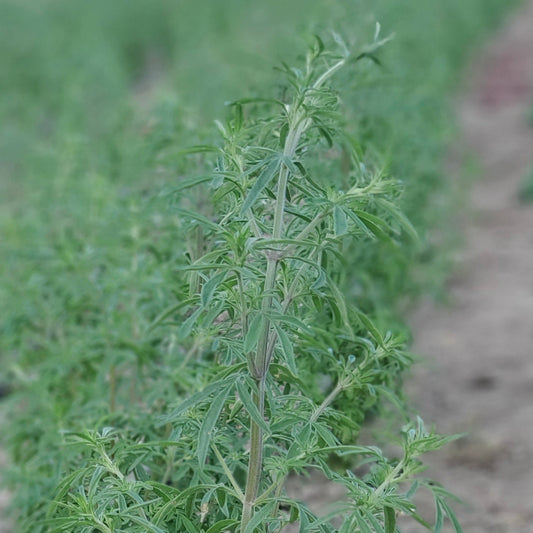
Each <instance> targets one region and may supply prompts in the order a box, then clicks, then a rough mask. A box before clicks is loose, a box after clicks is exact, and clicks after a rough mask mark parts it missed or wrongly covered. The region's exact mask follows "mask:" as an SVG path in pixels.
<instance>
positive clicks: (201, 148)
mask: <svg viewBox="0 0 533 533" xmlns="http://www.w3.org/2000/svg"><path fill="white" fill-rule="evenodd" d="M212 152H215V153H216V152H220V148H219V147H218V146H213V145H210V144H197V145H195V146H189V147H188V148H182V149H181V150H178V152H177V153H178V154H205V153H212Z"/></svg>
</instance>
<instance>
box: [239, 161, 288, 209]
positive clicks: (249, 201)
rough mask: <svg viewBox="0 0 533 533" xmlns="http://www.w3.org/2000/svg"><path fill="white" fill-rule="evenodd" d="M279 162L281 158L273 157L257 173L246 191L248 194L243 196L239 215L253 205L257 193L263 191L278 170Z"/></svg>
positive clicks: (257, 195)
mask: <svg viewBox="0 0 533 533" xmlns="http://www.w3.org/2000/svg"><path fill="white" fill-rule="evenodd" d="M280 163H281V159H280V158H279V157H275V158H274V159H272V161H270V162H269V163H268V165H267V166H266V167H265V168H264V170H263V172H261V174H259V176H258V177H257V178H256V180H255V182H254V184H253V185H252V188H251V189H250V192H249V193H248V196H247V197H246V198H245V200H244V202H243V204H242V206H241V210H240V214H241V216H242V215H244V214H245V213H246V211H248V209H250V208H251V207H252V205H254V203H255V202H256V200H257V198H258V197H259V195H260V194H261V193H262V192H263V189H264V188H265V187H267V186H268V184H269V183H270V182H271V180H272V178H273V177H274V174H275V173H276V171H277V170H278V168H279V166H280Z"/></svg>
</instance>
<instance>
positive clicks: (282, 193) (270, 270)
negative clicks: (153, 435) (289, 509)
mask: <svg viewBox="0 0 533 533" xmlns="http://www.w3.org/2000/svg"><path fill="white" fill-rule="evenodd" d="M344 63H345V60H341V61H339V62H338V63H336V64H334V65H333V66H332V67H330V68H329V69H328V70H327V71H326V72H324V74H322V76H320V77H319V78H318V79H317V81H316V82H315V83H314V85H313V88H314V89H318V88H320V87H321V86H322V85H323V84H324V82H325V81H326V80H327V79H328V78H329V77H331V76H332V75H333V74H334V73H335V72H336V71H337V70H338V69H339V68H340V67H342V65H343V64H344ZM304 113H305V110H302V108H299V109H296V110H295V112H294V114H293V115H292V120H290V121H289V132H288V134H287V138H286V140H285V146H284V149H283V156H284V159H288V160H292V159H293V158H294V156H295V154H296V149H297V148H298V144H299V142H300V138H301V136H302V135H303V134H304V132H305V131H306V130H307V129H308V128H309V127H310V126H311V124H312V120H311V119H310V118H307V117H305V114H304ZM291 123H292V124H291ZM288 180H289V168H288V166H287V165H286V164H285V162H284V161H282V162H281V166H280V171H279V176H278V187H277V196H276V204H275V211H274V223H273V230H272V238H273V239H274V240H278V239H281V238H282V237H283V216H284V212H285V200H286V194H287V184H288ZM281 257H282V254H281V253H280V251H278V250H270V252H269V253H268V256H267V268H266V273H265V284H264V291H263V294H264V297H263V302H262V304H261V313H262V315H263V317H264V321H263V328H262V331H261V335H260V337H259V340H258V343H257V352H256V357H255V359H254V361H253V364H252V365H251V369H250V370H251V371H252V375H253V377H254V378H255V379H256V380H257V382H258V393H257V394H256V395H255V396H254V402H255V404H256V406H257V408H258V410H259V413H260V414H261V417H263V416H264V412H265V381H266V377H267V374H268V369H269V367H270V361H271V359H272V352H273V350H272V351H269V338H270V340H271V342H272V343H275V342H276V337H275V336H274V337H273V338H271V337H270V329H271V324H270V320H269V319H268V314H269V312H270V311H271V310H272V302H273V293H274V290H275V288H276V273H277V268H278V264H279V261H280V260H281ZM262 471H263V431H262V429H261V427H260V426H259V425H258V424H257V423H256V422H255V421H254V420H253V419H252V418H251V417H250V459H249V462H248V473H247V478H246V489H245V494H244V503H243V511H242V518H241V533H245V530H246V526H247V525H248V523H249V522H250V520H251V519H252V516H253V514H254V505H255V500H256V498H257V493H258V490H259V485H260V482H261V475H262Z"/></svg>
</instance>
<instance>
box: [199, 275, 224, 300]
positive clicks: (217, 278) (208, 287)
mask: <svg viewBox="0 0 533 533" xmlns="http://www.w3.org/2000/svg"><path fill="white" fill-rule="evenodd" d="M226 273H227V272H220V273H219V274H215V275H214V276H213V277H212V278H210V279H209V281H207V282H206V283H205V284H204V286H203V287H202V292H201V293H200V302H201V304H202V305H203V306H204V307H207V305H208V304H209V302H211V299H212V298H213V294H214V293H215V291H216V290H217V288H218V286H219V285H220V284H221V283H222V281H224V278H225V277H226Z"/></svg>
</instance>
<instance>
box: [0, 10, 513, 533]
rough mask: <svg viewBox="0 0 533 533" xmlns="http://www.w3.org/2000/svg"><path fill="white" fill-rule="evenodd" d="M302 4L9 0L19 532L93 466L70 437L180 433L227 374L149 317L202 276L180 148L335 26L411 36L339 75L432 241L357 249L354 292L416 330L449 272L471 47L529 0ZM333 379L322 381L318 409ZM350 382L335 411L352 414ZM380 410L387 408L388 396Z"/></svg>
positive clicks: (379, 161)
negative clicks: (461, 81)
mask: <svg viewBox="0 0 533 533" xmlns="http://www.w3.org/2000/svg"><path fill="white" fill-rule="evenodd" d="M104 4H105V5H104ZM285 4H286V3H285V2H270V3H269V5H268V9H266V8H264V6H263V7H262V6H261V5H260V4H256V3H248V2H244V1H241V0H239V1H232V2H225V3H224V5H222V4H219V3H215V2H214V3H211V4H209V6H207V7H205V9H206V10H207V11H205V10H202V9H199V6H198V3H194V2H174V3H168V2H166V1H159V0H157V1H151V2H150V3H147V2H142V1H135V2H127V5H126V3H124V2H113V4H109V3H107V2H106V3H99V2H91V3H86V2H81V1H75V2H63V1H59V0H41V1H39V2H32V3H31V6H30V5H29V4H27V3H24V2H18V1H17V2H15V1H8V0H4V1H2V2H0V10H1V16H0V25H1V31H0V36H1V37H0V39H2V50H3V53H2V55H1V57H0V61H1V63H2V65H1V67H2V68H0V86H1V90H2V94H3V98H2V102H1V103H0V116H1V120H2V125H3V127H2V130H1V133H0V169H1V179H0V187H1V195H0V202H1V211H0V228H1V229H0V231H1V233H2V236H1V237H2V238H1V239H0V241H1V244H0V246H1V250H2V258H3V260H2V262H1V264H0V269H1V273H2V274H1V283H0V317H1V319H0V327H1V335H0V339H1V340H0V350H1V354H0V356H1V358H2V381H3V382H4V383H8V384H9V385H10V387H11V388H12V389H13V393H12V395H11V397H10V399H9V403H8V404H6V408H7V409H6V411H7V413H8V415H9V421H8V424H7V428H8V429H7V430H6V431H5V432H3V438H4V440H7V445H8V447H9V449H10V450H11V456H12V458H13V461H12V463H11V465H10V470H9V472H8V475H9V477H10V479H11V483H12V486H13V487H14V488H15V489H16V490H15V492H16V494H15V502H14V507H15V509H16V510H17V513H18V514H19V516H20V517H21V521H20V523H19V525H18V529H19V530H21V531H24V530H28V531H37V529H36V528H42V527H43V526H36V525H35V524H36V523H37V521H38V520H40V519H41V518H42V517H43V515H44V513H45V511H46V509H47V506H48V502H49V500H50V498H51V495H52V492H53V490H54V487H56V486H57V484H58V483H59V480H60V479H61V476H62V475H63V474H62V473H63V472H66V471H72V470H73V469H75V468H76V467H77V466H78V465H79V464H80V460H81V459H80V457H81V456H82V455H83V454H82V453H81V452H80V451H79V448H76V447H73V448H70V447H69V448H64V446H63V440H64V437H61V433H60V430H61V429H65V428H70V429H71V430H74V431H76V430H78V431H82V430H83V429H84V428H98V431H100V432H101V428H103V427H105V426H114V427H119V428H123V429H120V432H121V433H122V434H123V435H124V434H125V435H128V438H131V439H132V442H133V441H135V442H137V441H138V440H142V439H144V441H150V440H157V439H161V434H160V429H157V428H155V427H154V422H153V419H154V418H155V417H156V416H157V415H158V414H160V413H162V412H163V409H164V406H165V405H166V404H167V403H168V402H169V401H171V400H173V399H175V397H176V395H179V396H184V395H186V394H187V393H188V392H189V391H191V390H200V389H202V388H203V387H204V386H205V385H206V384H207V382H208V380H209V379H210V378H209V376H207V375H206V376H204V375H197V374H192V373H186V372H184V371H183V368H186V366H185V367H181V366H180V365H181V363H178V364H176V360H177V359H178V360H179V361H181V358H182V356H183V355H184V354H183V353H182V352H181V351H180V350H179V349H178V348H179V342H178V338H177V334H176V331H174V330H173V329H172V325H168V326H167V325H164V326H161V325H160V326H159V327H158V328H155V329H152V330H151V329H149V326H150V324H152V323H153V321H154V320H155V319H156V317H157V315H158V314H159V313H160V312H161V310H162V309H166V308H168V307H169V306H171V305H173V304H174V302H175V301H176V295H180V294H182V291H183V289H184V287H185V284H186V280H185V279H184V278H183V275H182V273H177V272H176V265H184V264H185V258H184V256H183V248H182V246H181V245H179V243H178V242H176V228H177V227H178V222H177V219H176V217H175V214H173V213H169V212H168V211H167V207H166V199H165V198H164V197H158V193H159V191H160V190H161V189H162V188H164V187H171V185H170V184H173V183H175V181H176V176H181V175H183V174H187V175H193V174H194V173H195V172H202V171H203V170H205V169H201V165H202V164H201V163H200V162H199V160H198V159H197V158H196V157H190V158H188V159H187V160H185V159H184V158H183V156H182V155H181V154H180V153H179V152H180V149H181V147H183V146H184V145H190V144H191V143H194V142H204V143H209V142H212V134H211V129H210V128H209V129H207V128H206V124H207V123H208V122H209V121H210V120H211V117H212V116H213V115H214V114H217V115H220V113H221V106H222V103H223V102H224V100H231V99H232V98H235V97H237V96H239V95H242V94H254V93H260V94H273V95H277V96H280V94H279V92H278V90H277V87H276V86H273V83H274V82H273V80H274V79H276V78H275V77H274V76H272V75H271V73H270V70H269V67H270V65H272V64H273V63H275V59H273V58H275V57H276V56H278V57H279V58H281V57H283V58H286V59H287V61H288V62H289V63H292V61H291V56H293V55H294V54H296V53H298V52H297V51H298V50H301V48H302V47H301V41H300V39H301V35H302V33H305V30H307V29H308V28H313V29H314V26H315V22H314V21H316V20H321V21H323V24H324V25H325V26H327V27H336V28H341V29H343V28H344V30H345V31H344V33H346V34H347V35H360V36H363V35H365V34H368V33H369V32H371V31H372V27H373V24H372V22H373V21H374V20H375V19H376V18H377V19H378V20H380V21H382V23H383V25H384V27H386V28H387V31H389V30H393V31H395V32H396V39H395V42H394V44H393V45H391V46H389V47H388V48H387V49H386V50H384V54H383V55H382V62H383V64H384V65H385V66H386V69H385V70H379V69H375V68H372V67H371V66H370V65H366V64H363V63H361V64H360V65H359V70H358V75H357V76H353V75H352V71H351V70H350V69H346V70H345V72H346V75H344V74H343V73H342V72H339V73H338V78H337V83H339V86H341V87H343V88H344V89H343V100H344V101H345V103H346V105H345V106H344V108H343V114H344V116H345V117H346V119H347V120H346V125H345V127H346V129H348V130H349V132H350V134H351V136H352V137H354V138H356V139H357V140H358V142H359V144H360V147H359V153H360V155H359V157H360V159H362V160H364V161H365V162H366V163H367V164H369V163H368V162H369V161H371V162H372V164H369V166H370V167H372V165H375V168H382V169H383V168H387V165H388V172H387V173H391V174H393V175H395V176H397V177H399V178H401V179H402V181H403V182H404V184H403V187H404V189H405V193H404V194H403V196H402V197H401V199H400V201H401V202H402V203H403V204H404V207H405V208H406V209H407V211H408V213H409V215H410V219H411V220H412V221H413V222H414V224H415V225H416V227H417V229H418V231H419V233H420V234H421V235H422V241H423V243H424V244H423V246H418V247H415V246H411V245H409V244H408V242H407V241H404V242H403V243H402V246H401V247H391V246H390V245H389V244H387V243H386V242H385V240H384V241H379V240H375V241H373V242H370V241H368V242H366V243H365V247H358V248H355V249H352V250H351V251H350V253H353V254H355V255H354V256H353V262H355V263H356V264H357V265H358V269H357V270H356V271H354V270H355V269H352V272H345V273H344V274H343V275H344V276H346V277H349V276H352V278H351V281H349V282H348V281H347V280H346V281H345V282H344V284H343V287H344V290H345V292H346V293H347V294H349V295H350V296H349V298H350V299H352V301H354V300H353V299H354V298H356V300H355V301H357V302H358V305H359V308H360V309H361V310H364V311H365V312H367V313H371V314H372V316H373V318H374V322H375V323H377V324H378V326H379V327H380V329H381V328H383V329H385V330H386V329H391V330H393V331H395V332H396V333H402V334H404V335H406V334H405V328H404V326H403V325H402V324H400V322H401V320H399V319H398V315H397V314H395V310H396V309H397V308H398V307H397V305H396V304H397V303H398V302H402V303H403V302H404V301H405V300H406V299H408V298H407V297H408V296H409V294H410V293H412V291H413V289H415V288H417V287H419V286H420V284H422V285H427V283H426V280H429V281H431V280H433V279H438V277H439V276H438V270H439V269H436V268H435V264H436V263H435V257H436V256H435V251H434V248H433V246H431V245H429V244H428V241H427V240H426V239H425V231H426V225H431V223H432V221H434V220H435V218H437V217H439V216H441V215H440V213H443V212H445V211H443V210H442V209H449V206H448V207H446V202H442V190H443V188H444V189H445V188H446V182H447V180H442V172H441V171H440V168H441V166H440V160H441V156H442V152H443V147H444V145H445V142H446V140H447V139H448V138H449V136H450V132H451V131H453V130H452V128H451V120H450V116H451V115H450V113H448V111H447V107H446V105H443V104H444V101H445V100H446V99H447V98H448V96H449V94H450V89H451V88H452V87H453V85H454V83H455V81H456V73H457V72H458V70H459V67H460V66H461V64H462V62H463V61H464V59H465V58H466V57H468V51H469V50H470V48H471V46H472V43H473V42H475V41H476V40H479V38H480V37H481V36H482V35H483V33H484V32H486V31H487V29H488V28H490V27H491V25H492V24H494V22H495V21H496V20H497V19H498V16H499V14H501V13H502V11H503V9H504V8H508V7H509V6H510V2H502V1H499V0H495V1H491V2H489V3H487V2H486V1H478V0H476V1H471V2H463V1H453V2H447V3H446V4H428V3H427V2H418V1H414V2H410V3H409V5H407V6H404V5H400V4H398V3H396V2H390V1H387V0H383V1H380V2H375V1H373V2H369V3H368V4H366V5H365V4H364V3H363V2H361V3H358V4H357V5H356V4H355V3H353V4H349V5H345V6H341V5H339V4H337V3H331V2H322V1H311V0H309V1H306V2H305V8H302V4H299V3H298V2H292V3H291V9H287V6H286V5H285ZM125 13H127V16H124V14H125ZM183 13H187V16H188V17H190V18H188V19H186V18H184V17H183ZM403 14H405V16H403ZM281 15H283V16H281ZM243 21H246V24H244V23H243ZM278 21H283V23H282V24H281V25H280V24H278ZM450 24H452V25H453V31H452V30H450V27H451V26H450ZM274 25H275V26H276V28H277V31H276V32H275V33H276V38H275V39H272V38H271V36H270V28H272V27H273V26H274ZM346 30H347V31H346ZM199 34H201V35H202V39H201V40H199V39H198V35H199ZM228 36H231V39H230V38H229V37H228ZM360 39H361V40H362V39H363V37H360ZM50 58H53V60H51V59H50ZM158 65H159V67H158ZM204 80H207V81H208V82H204ZM213 80H216V83H213ZM212 88H216V92H217V94H216V95H215V96H216V97H214V96H213V93H212V92H210V91H212V90H214V89H212ZM219 105H220V107H217V106H219ZM330 161H331V160H330V159H329V154H328V158H325V159H323V161H322V163H320V162H316V163H317V164H322V165H324V166H325V167H328V166H329V162H330ZM333 161H338V159H334V160H333ZM338 166H341V165H340V163H338ZM322 174H324V173H322ZM437 190H440V191H441V192H440V193H439V194H437V193H436V191H437ZM192 202H193V203H194V202H196V200H194V198H192ZM191 205H193V204H191ZM194 205H196V204H194ZM443 205H444V207H443ZM437 207H438V209H437ZM179 240H180V241H181V239H179ZM343 256H344V257H347V252H346V253H343ZM413 265H416V266H415V268H413ZM423 265H426V266H425V267H424V268H421V266H423ZM428 265H429V266H430V268H427V266H428ZM377 266H379V269H378V268H376V267H377ZM408 272H410V275H408V274H407V273H408ZM339 275H340V274H339ZM336 281H339V282H341V280H338V279H337V280H336ZM421 282H422V283H421ZM195 350H197V349H196V348H195V349H194V350H192V352H191V353H192V354H193V355H195V353H196V352H195ZM187 353H189V352H187ZM196 355H197V354H196ZM193 359H196V357H194V358H193ZM331 365H333V362H331ZM317 366H319V365H318V364H317ZM309 373H313V375H315V373H316V369H313V370H311V369H310V370H309ZM320 386H322V389H320ZM324 386H327V383H326V384H324V383H322V384H320V383H319V384H316V383H311V384H307V387H308V389H309V391H308V392H309V394H310V395H311V397H312V398H313V400H314V401H315V402H316V401H319V398H320V393H321V392H323V391H324V388H323V387H324ZM350 394H351V393H350V391H345V392H344V394H343V395H341V396H340V397H338V400H337V403H336V405H337V406H338V407H340V403H343V404H344V405H343V408H346V407H350V408H351V406H352V405H353V398H352V397H351V396H350ZM354 396H355V395H354ZM365 402H368V403H373V404H374V405H377V403H376V401H375V396H373V395H371V396H368V397H367V398H366V399H365ZM360 412H361V410H360V409H359V408H358V407H355V408H354V409H353V411H352V414H355V413H360ZM356 421H357V422H360V420H356ZM343 427H346V426H343ZM141 428H142V429H141ZM115 431H119V430H115ZM356 433H357V427H353V429H352V430H351V434H352V435H351V436H352V437H353V436H355V435H356ZM337 436H338V437H339V438H341V435H337ZM122 438H123V439H124V438H125V437H124V436H123V437H122ZM342 438H348V436H347V435H344V436H342ZM111 440H112V439H111ZM156 452H157V450H155V449H154V451H153V453H154V454H155V455H157V454H158V453H159V454H160V453H161V452H157V453H156ZM151 453H152V452H151ZM144 461H145V462H146V461H147V459H145V460H144ZM152 468H153V471H154V472H155V471H156V470H157V469H156V465H153V466H152ZM165 471H166V470H165ZM154 476H157V474H154ZM163 477H164V472H163Z"/></svg>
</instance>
